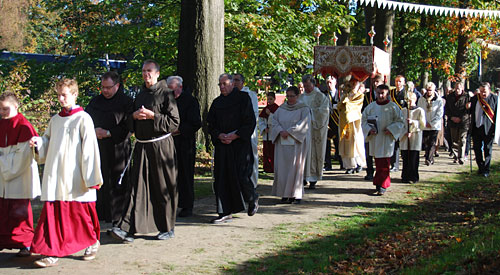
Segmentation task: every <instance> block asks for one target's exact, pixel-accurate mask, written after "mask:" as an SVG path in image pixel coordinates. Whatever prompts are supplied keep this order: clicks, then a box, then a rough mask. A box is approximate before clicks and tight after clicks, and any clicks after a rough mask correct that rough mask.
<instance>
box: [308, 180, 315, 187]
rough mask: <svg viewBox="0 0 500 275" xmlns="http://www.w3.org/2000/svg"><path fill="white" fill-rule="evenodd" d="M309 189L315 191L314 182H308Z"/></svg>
mask: <svg viewBox="0 0 500 275" xmlns="http://www.w3.org/2000/svg"><path fill="white" fill-rule="evenodd" d="M309 189H316V181H311V182H310V185H309Z"/></svg>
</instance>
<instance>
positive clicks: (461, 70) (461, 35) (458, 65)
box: [455, 0, 470, 81]
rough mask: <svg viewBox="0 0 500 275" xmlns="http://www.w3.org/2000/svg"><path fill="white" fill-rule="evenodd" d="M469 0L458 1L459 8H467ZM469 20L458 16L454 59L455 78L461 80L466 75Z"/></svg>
mask: <svg viewBox="0 0 500 275" xmlns="http://www.w3.org/2000/svg"><path fill="white" fill-rule="evenodd" d="M469 2H470V1H469V0H462V1H459V7H460V8H468V6H469ZM469 28H470V20H469V19H468V18H467V17H463V16H460V17H459V18H458V45H457V56H456V59H455V80H456V81H461V80H462V79H465V78H466V77H467V70H466V63H467V50H468V48H469V44H470V34H469Z"/></svg>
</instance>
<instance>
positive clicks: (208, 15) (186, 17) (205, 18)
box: [177, 0, 224, 148]
mask: <svg viewBox="0 0 500 275" xmlns="http://www.w3.org/2000/svg"><path fill="white" fill-rule="evenodd" d="M178 52H179V54H178V59H177V73H178V74H179V75H180V76H182V77H183V79H184V86H185V87H189V88H191V89H192V90H193V95H194V96H195V97H196V98H198V101H199V102H200V111H201V115H202V121H204V125H203V126H202V128H203V133H204V138H203V139H204V141H205V145H206V147H207V148H208V147H209V144H210V142H209V137H208V129H207V125H206V123H205V121H206V120H205V118H206V116H207V114H208V110H209V108H210V105H211V103H212V100H213V99H214V98H215V97H216V96H217V95H218V94H219V92H218V91H219V89H218V86H217V83H218V77H219V75H220V74H221V73H223V72H224V0H182V1H181V17H180V24H179V41H178ZM200 134H201V133H200Z"/></svg>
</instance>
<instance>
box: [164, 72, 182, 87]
mask: <svg viewBox="0 0 500 275" xmlns="http://www.w3.org/2000/svg"><path fill="white" fill-rule="evenodd" d="M172 81H177V84H179V86H182V77H180V76H178V75H172V76H169V77H168V78H167V85H169V84H171V83H172Z"/></svg>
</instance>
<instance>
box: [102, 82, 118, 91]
mask: <svg viewBox="0 0 500 275" xmlns="http://www.w3.org/2000/svg"><path fill="white" fill-rule="evenodd" d="M116 84H118V83H115V84H113V85H111V86H103V85H101V90H109V89H111V88H113V87H114V86H116Z"/></svg>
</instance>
